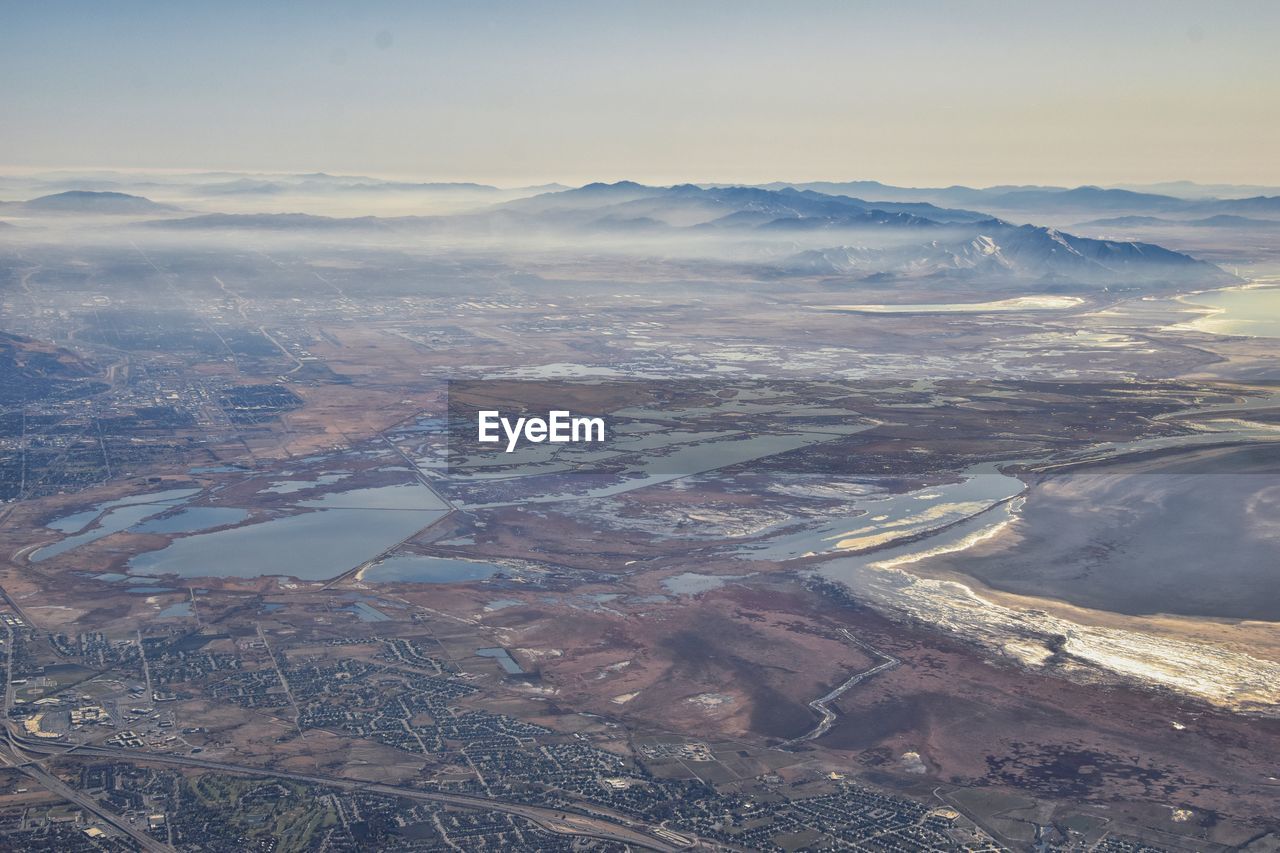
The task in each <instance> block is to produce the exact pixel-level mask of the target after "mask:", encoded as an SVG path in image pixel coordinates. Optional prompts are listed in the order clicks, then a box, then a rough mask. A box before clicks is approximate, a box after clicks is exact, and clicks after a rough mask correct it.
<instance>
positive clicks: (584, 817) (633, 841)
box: [9, 730, 715, 853]
mask: <svg viewBox="0 0 1280 853" xmlns="http://www.w3.org/2000/svg"><path fill="white" fill-rule="evenodd" d="M9 740H10V742H11V743H13V744H14V746H15V747H17V746H19V745H20V746H21V748H22V752H24V753H25V752H31V753H36V754H40V755H47V756H55V755H61V754H62V753H63V752H65V751H66V750H65V748H59V747H56V746H54V745H52V744H48V743H39V742H35V741H31V740H28V739H27V738H23V737H21V736H20V735H16V734H14V733H13V732H12V731H11V730H10V731H9ZM15 751H16V750H15ZM75 751H76V755H78V756H86V755H93V756H103V757H109V758H115V759H119V760H123V761H133V762H144V763H150V764H168V765H174V766H178V767H198V768H201V769H204V770H220V771H224V772H227V773H238V774H241V775H246V776H262V777H268V778H276V779H289V780H292V781H295V782H305V783H308V784H314V785H325V786H328V787H331V788H341V789H343V790H347V791H365V792H368V793H374V794H386V795H389V796H395V797H404V798H405V799H410V800H419V801H422V802H434V803H446V804H448V805H454V806H460V807H463V808H470V809H477V810H481V811H499V812H505V813H506V814H513V815H516V816H518V817H522V818H525V819H526V820H530V821H533V822H534V823H536V824H538V825H539V826H541V827H543V828H545V829H547V830H549V831H551V832H556V833H559V834H562V835H580V836H586V837H590V838H601V839H605V840H607V841H613V842H616V843H619V844H629V845H631V846H633V847H638V848H640V849H644V850H655V851H660V853H675V851H677V850H681V849H689V848H694V847H703V849H707V845H705V844H704V843H703V842H701V841H700V840H699V839H696V838H693V837H689V836H686V835H685V834H684V833H676V832H672V831H670V830H666V829H663V828H661V827H650V826H642V825H634V826H631V825H628V823H630V822H629V821H627V820H626V819H625V818H621V817H612V816H610V817H606V816H604V815H603V814H590V815H588V814H582V813H579V812H570V811H562V810H559V809H553V808H546V807H544V806H534V805H526V804H524V803H512V802H505V801H502V800H495V799H489V798H487V797H475V796H470V795H467V794H448V793H443V792H438V791H422V790H419V789H417V788H408V787H402V786H399V785H387V784H382V783H377V782H364V781H359V780H355V779H345V778H341V777H329V776H317V775H313V774H308V773H294V772H291V771H282V770H272V769H269V768H266V767H252V766H246V765H239V764H227V763H224V762H221V761H212V760H208V759H202V758H193V757H190V756H185V755H164V754H158V753H150V752H139V751H138V750H130V749H117V748H113V747H106V746H96V745H91V744H85V745H81V746H78V747H76V750H75ZM15 766H17V767H18V769H21V770H23V771H24V772H26V771H27V770H28V769H29V768H31V767H33V766H34V765H31V764H27V765H19V764H15ZM64 787H65V786H64ZM72 793H74V792H72ZM60 795H62V796H65V794H61V793H60ZM85 807H86V808H89V806H87V805H86V806H85ZM99 813H100V812H99ZM116 820H117V821H118V820H119V819H118V818H117V819H116ZM113 825H118V824H116V822H115V821H113ZM121 828H122V829H123V827H121ZM126 831H127V830H126ZM131 834H132V833H131ZM147 840H148V842H149V843H151V844H152V845H156V844H158V842H156V841H154V840H153V839H147ZM710 847H711V848H712V849H714V847H715V845H710ZM148 849H153V850H167V849H169V848H167V847H165V846H164V845H160V846H158V847H155V846H153V847H150V848H148Z"/></svg>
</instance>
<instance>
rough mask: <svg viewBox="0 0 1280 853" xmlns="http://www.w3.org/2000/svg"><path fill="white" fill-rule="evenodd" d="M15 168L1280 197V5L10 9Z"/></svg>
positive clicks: (9, 163)
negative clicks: (1194, 191) (1228, 192)
mask: <svg viewBox="0 0 1280 853" xmlns="http://www.w3.org/2000/svg"><path fill="white" fill-rule="evenodd" d="M0 4H3V5H2V6H0V9H3V12H2V13H0V21H2V24H0V116H2V117H3V118H2V119H0V168H7V169H23V170H29V169H39V168H87V167H98V168H132V169H157V168H159V169H184V170H187V169H199V170H205V169H217V170H223V169H225V170H236V171H291V172H309V171H326V172H331V173H341V174H365V175H376V176H387V177H404V178H414V179H422V180H474V181H481V182H487V183H497V184H501V185H507V186H515V185H524V184H537V183H544V182H550V181H559V182H562V183H569V184H580V183H584V182H587V181H593V180H610V181H611V180H620V179H632V180H638V181H643V182H648V183H675V182H683V181H699V182H701V181H720V182H743V183H756V182H764V181H770V180H788V181H803V180H858V179H876V180H882V181H885V182H887V183H894V184H903V185H913V186H935V185H949V184H957V183H961V184H969V185H980V186H985V185H992V184H1008V183H1016V184H1030V183H1042V184H1066V185H1077V184H1083V183H1092V184H1114V183H1130V182H1132V183H1142V182H1154V181H1163V180H1178V179H1187V180H1196V181H1201V182H1226V183H1261V184H1268V183H1269V184H1280V157H1277V156H1275V152H1277V151H1280V71H1278V70H1277V69H1278V68H1280V65H1278V64H1277V62H1276V60H1275V55H1274V52H1275V49H1276V48H1275V44H1274V42H1275V39H1276V36H1277V33H1280V3H1275V2H1272V0H1261V2H1239V1H1236V2H1233V0H1214V2H1207V0H1206V2H1196V3H1186V2H1176V0H1164V2H1135V0H1123V2H1121V0H1109V2H1105V3H1100V2H1079V0H1073V2H1053V3H1049V2H1046V3H1039V2H1032V3H1025V2H981V0H950V2H931V0H920V2H914V3H904V2H894V3H879V2H874V3H873V2H854V0H845V1H844V2H816V0H815V1H814V2H806V0H791V1H790V2H776V3H758V2H751V0H734V2H712V1H711V0H706V1H705V2H696V0H683V2H660V1H659V0H652V2H644V3H628V2H610V0H594V2H532V0H526V2H513V3H506V2H485V0H469V2H458V3H453V2H412V3H387V2H360V3H339V2H328V1H327V0H313V2H308V3H296V4H294V3H284V2H239V1H238V0H221V2H218V3H199V4H197V3H187V2H183V0H168V2H128V0H122V1H121V2H112V3H101V2H83V3H80V2H74V3H73V2H59V0H42V2H39V3H22V2H17V0H0Z"/></svg>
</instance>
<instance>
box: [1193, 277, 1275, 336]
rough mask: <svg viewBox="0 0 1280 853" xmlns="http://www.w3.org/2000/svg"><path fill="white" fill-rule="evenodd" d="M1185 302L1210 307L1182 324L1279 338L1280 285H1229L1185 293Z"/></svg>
mask: <svg viewBox="0 0 1280 853" xmlns="http://www.w3.org/2000/svg"><path fill="white" fill-rule="evenodd" d="M1179 301H1180V302H1182V303H1183V304H1185V305H1192V306H1195V307H1204V308H1211V309H1213V313H1211V314H1207V315H1205V316H1203V317H1199V318H1197V319H1195V320H1192V321H1190V322H1188V323H1182V324H1179V325H1180V327H1181V328H1187V329H1194V330H1196V331H1199V332H1211V333H1213V334H1217V335H1248V336H1251V337H1259V338H1280V287H1258V286H1249V287H1230V288H1226V289H1224V290H1209V291H1206V292H1204V293H1195V294H1192V295H1190V296H1184V297H1182V298H1181V299H1180V300H1179Z"/></svg>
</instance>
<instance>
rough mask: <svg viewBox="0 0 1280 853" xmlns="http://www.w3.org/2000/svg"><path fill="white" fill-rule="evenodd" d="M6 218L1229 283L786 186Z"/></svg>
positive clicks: (1174, 260) (1120, 195)
mask: <svg viewBox="0 0 1280 853" xmlns="http://www.w3.org/2000/svg"><path fill="white" fill-rule="evenodd" d="M823 186H826V187H828V188H832V189H835V188H842V187H838V186H837V185H823ZM860 186H863V187H864V188H866V187H865V185H860ZM1009 195H1014V196H1018V197H1024V196H1025V197H1026V198H1034V199H1037V201H1036V203H1037V204H1043V203H1045V202H1044V201H1043V200H1044V199H1045V198H1051V197H1052V198H1058V197H1060V196H1065V197H1066V198H1065V199H1059V202H1060V203H1061V204H1063V205H1072V204H1083V205H1086V206H1087V205H1090V204H1092V205H1099V204H1101V205H1102V206H1103V209H1106V205H1108V204H1113V203H1114V204H1116V205H1119V206H1121V208H1124V206H1126V205H1129V206H1132V205H1133V204H1136V203H1137V202H1135V201H1134V199H1135V197H1136V198H1138V199H1142V198H1147V197H1148V196H1147V194H1141V193H1134V192H1131V191H1128V190H1101V189H1097V188H1078V189H1076V190H1068V191H1064V192H1056V191H1051V190H1045V189H1019V190H1013V191H1010V192H1007V193H1004V194H1002V195H1001V196H1000V197H1002V198H1003V197H1007V196H1009ZM1152 198H1162V199H1164V200H1162V201H1161V202H1160V204H1161V205H1165V206H1168V207H1171V208H1175V209H1180V210H1186V209H1188V207H1187V206H1189V205H1201V204H1204V202H1189V201H1185V200H1180V199H1175V198H1173V197H1158V196H1152ZM1073 199H1076V200H1078V201H1073ZM1238 201H1239V202H1240V203H1242V204H1248V203H1252V202H1253V200H1251V199H1242V200H1238ZM1151 203H1152V204H1154V203H1155V202H1151ZM1214 203H1215V204H1218V203H1222V202H1214ZM7 209H16V210H18V211H20V212H23V213H99V214H125V213H127V214H134V215H137V214H148V213H150V214H169V215H165V216H164V217H163V218H156V219H151V220H146V221H143V222H142V223H140V224H141V225H142V226H143V227H148V228H155V229H164V230H170V231H185V232H216V231H229V230H237V229H238V230H260V231H271V232H277V233H282V232H287V233H294V234H300V235H305V234H308V233H326V234H332V233H336V232H341V231H350V232H359V233H363V234H371V233H378V234H386V235H393V236H394V235H396V234H400V235H403V236H406V237H408V238H410V239H421V238H422V237H424V236H427V235H431V234H444V235H460V236H469V237H477V236H479V237H486V238H488V239H495V240H498V241H502V240H503V239H504V237H505V236H506V235H520V236H525V235H542V236H550V237H552V238H554V239H559V240H569V241H580V240H581V239H584V238H607V239H608V240H610V241H614V242H615V243H616V242H617V241H618V240H628V239H630V240H639V241H641V242H639V243H635V244H634V249H633V251H637V252H646V251H649V252H656V253H659V254H660V253H662V252H663V251H664V250H665V247H666V246H668V245H675V244H672V243H669V241H672V240H675V241H680V240H682V239H683V238H693V244H694V245H696V246H698V247H708V253H709V254H708V257H715V258H719V259H729V260H736V261H737V262H740V263H749V264H752V265H755V266H757V267H759V268H761V269H762V270H763V271H764V272H766V273H767V274H772V275H805V276H823V277H839V278H847V279H859V278H867V277H871V276H876V277H879V278H881V279H884V278H886V277H889V278H895V277H897V278H913V279H921V278H928V277H945V278H949V279H954V278H958V277H959V278H966V279H973V280H975V281H977V280H992V281H1005V282H1008V281H1026V282H1040V283H1055V284H1063V283H1074V284H1079V285H1085V286H1104V287H1125V286H1143V287H1150V286H1167V285H1169V284H1174V285H1183V284H1188V283H1190V284H1197V285H1208V284H1213V283H1219V282H1225V281H1230V280H1233V277H1232V276H1229V275H1228V274H1227V273H1225V272H1223V271H1222V270H1220V269H1219V268H1217V267H1215V266H1213V265H1212V264H1208V263H1205V262H1203V261H1200V260H1197V259H1195V258H1193V257H1190V256H1189V255H1185V254H1182V253H1180V252H1175V251H1172V250H1169V249H1166V248H1163V247H1161V246H1157V245H1154V244H1151V243H1139V242H1128V241H1123V240H1105V239H1091V238H1087V237H1080V236H1076V235H1073V234H1070V233H1067V232H1065V231H1061V230H1058V229H1055V228H1047V227H1041V226H1035V225H1017V224H1013V223H1010V222H1008V221H1006V220H1004V219H1001V218H997V217H994V216H991V215H990V214H988V213H984V212H980V211H978V210H974V209H970V208H966V207H943V206H940V205H937V204H934V203H933V202H928V201H893V200H890V201H868V200H865V199H863V198H861V197H857V196H852V195H833V194H829V193H824V192H819V191H817V190H815V189H812V188H796V187H792V186H781V187H779V188H776V189H769V188H763V187H743V186H732V187H721V186H711V187H703V186H697V185H694V184H681V185H676V186H669V187H658V186H646V185H644V184H639V183H635V182H632V181H620V182H617V183H612V184H607V183H592V184H587V185H585V186H582V187H578V188H576V189H565V190H555V191H551V192H543V193H538V194H536V195H533V196H529V197H523V198H517V199H514V200H510V201H504V202H500V203H498V204H493V205H489V206H487V207H484V208H482V209H480V210H476V211H472V212H468V213H460V214H452V215H435V216H397V217H375V216H360V217H348V218H342V217H327V216H317V215H312V214H304V213H253V214H229V213H207V214H199V215H194V216H187V215H183V216H179V215H176V214H177V213H178V211H177V210H176V209H175V208H173V207H170V206H168V205H162V204H157V203H156V202H153V201H151V200H149V199H146V198H143V197H141V196H133V195H128V194H124V193H118V192H113V191H112V192H102V191H84V190H74V191H67V192H63V193H58V194H55V195H51V196H43V197H40V198H36V199H32V200H31V201H27V202H18V203H10V204H9V205H8V207H7V208H6V210H7ZM1233 216H1235V215H1234V214H1215V215H1214V218H1210V219H1206V220H1204V221H1203V224H1205V225H1206V226H1207V227H1228V226H1230V225H1231V224H1233V222H1234V220H1233V219H1230V218H1227V217H1233ZM1152 219H1156V218H1152ZM1156 221H1160V222H1163V221H1165V220H1160V219H1156ZM1169 221H1171V222H1172V221H1173V220H1169ZM1260 221H1264V222H1265V220H1260ZM1094 224H1095V225H1097V226H1098V227H1107V226H1108V225H1112V226H1115V227H1123V226H1124V225H1126V224H1129V225H1133V224H1151V223H1150V222H1149V221H1147V220H1141V222H1139V221H1137V220H1133V219H1125V218H1123V217H1120V218H1117V217H1112V218H1110V219H1104V220H1101V221H1100V222H1099V221H1095V223H1094ZM1234 224H1236V225H1239V224H1240V223H1238V222H1235V223H1234ZM687 242H688V241H687V240H686V243H687Z"/></svg>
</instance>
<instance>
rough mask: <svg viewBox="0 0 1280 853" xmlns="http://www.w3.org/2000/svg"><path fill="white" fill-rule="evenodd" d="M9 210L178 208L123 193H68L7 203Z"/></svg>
mask: <svg viewBox="0 0 1280 853" xmlns="http://www.w3.org/2000/svg"><path fill="white" fill-rule="evenodd" d="M4 209H5V210H13V211H17V212H20V213H36V214H40V213H98V214H146V213H163V212H166V211H174V210H177V209H178V208H176V207H173V206H171V205H167V204H160V203H158V202H154V201H152V200H151V199H149V198H143V197H142V196H138V195H129V194H128V193H119V192H99V191H96V190H67V191H66V192H60V193H54V194H53V195H45V196H40V197H39V198H33V199H30V200H29V201H21V202H6V203H5V207H4Z"/></svg>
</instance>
